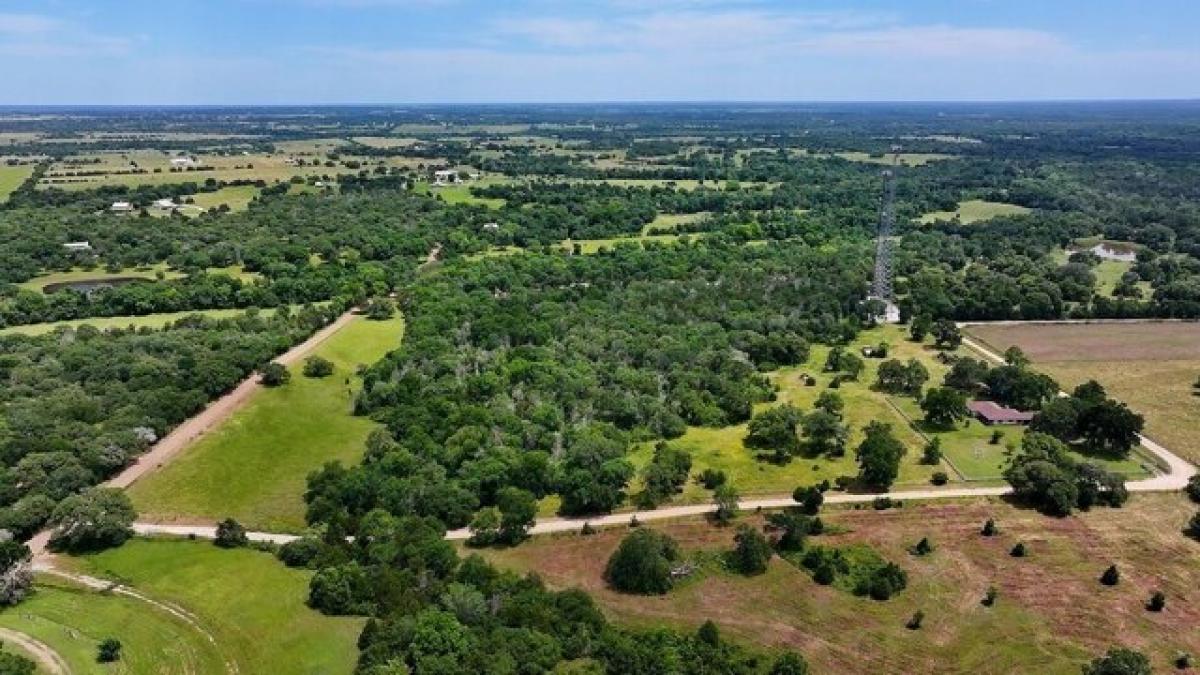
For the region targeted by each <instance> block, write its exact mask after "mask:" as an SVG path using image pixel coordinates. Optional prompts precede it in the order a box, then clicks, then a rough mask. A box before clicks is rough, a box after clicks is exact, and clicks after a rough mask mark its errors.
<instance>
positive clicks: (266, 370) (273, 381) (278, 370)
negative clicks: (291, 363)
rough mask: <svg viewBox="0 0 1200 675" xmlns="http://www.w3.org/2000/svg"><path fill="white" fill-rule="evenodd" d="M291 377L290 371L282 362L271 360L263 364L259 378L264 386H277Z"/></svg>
mask: <svg viewBox="0 0 1200 675" xmlns="http://www.w3.org/2000/svg"><path fill="white" fill-rule="evenodd" d="M291 379H292V373H291V371H289V370H288V369H287V366H284V365H283V364H282V363H276V362H275V361H272V362H270V363H268V364H267V365H265V366H263V369H262V378H261V379H260V380H259V381H260V382H262V384H263V386H265V387H279V386H282V385H285V384H287V383H288V381H289V380H291Z"/></svg>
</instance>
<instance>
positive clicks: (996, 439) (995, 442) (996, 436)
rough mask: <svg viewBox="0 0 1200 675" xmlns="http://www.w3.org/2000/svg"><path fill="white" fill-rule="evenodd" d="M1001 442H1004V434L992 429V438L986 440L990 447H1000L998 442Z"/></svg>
mask: <svg viewBox="0 0 1200 675" xmlns="http://www.w3.org/2000/svg"><path fill="white" fill-rule="evenodd" d="M1002 440H1004V432H1003V431H1000V430H999V429H993V430H992V436H991V438H989V439H988V443H989V444H991V445H1000V441H1002Z"/></svg>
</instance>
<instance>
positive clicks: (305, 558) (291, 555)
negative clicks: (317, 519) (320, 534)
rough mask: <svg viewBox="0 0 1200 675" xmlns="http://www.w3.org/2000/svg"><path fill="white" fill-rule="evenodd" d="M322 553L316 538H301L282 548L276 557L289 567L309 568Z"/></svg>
mask: <svg viewBox="0 0 1200 675" xmlns="http://www.w3.org/2000/svg"><path fill="white" fill-rule="evenodd" d="M320 553H321V542H320V541H318V540H317V539H316V538H314V537H300V538H299V539H293V540H292V541H289V542H288V543H286V544H284V545H283V546H280V547H279V550H278V551H276V552H275V556H276V557H277V558H279V560H280V561H282V562H283V564H284V565H287V566H288V567H308V566H309V565H310V564H312V562H313V561H314V560H316V559H317V556H318V555H320Z"/></svg>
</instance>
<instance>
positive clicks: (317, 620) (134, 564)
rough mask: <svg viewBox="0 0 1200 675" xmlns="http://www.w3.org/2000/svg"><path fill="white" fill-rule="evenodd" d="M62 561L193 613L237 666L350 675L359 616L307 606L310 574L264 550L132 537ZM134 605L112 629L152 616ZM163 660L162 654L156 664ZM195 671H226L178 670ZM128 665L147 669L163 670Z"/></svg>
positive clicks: (164, 640) (119, 631)
mask: <svg viewBox="0 0 1200 675" xmlns="http://www.w3.org/2000/svg"><path fill="white" fill-rule="evenodd" d="M66 564H68V565H71V566H75V567H78V568H79V569H80V571H82V572H84V573H86V574H90V575H93V576H98V577H101V578H105V579H114V580H119V581H121V582H123V583H126V584H128V585H130V586H132V587H133V588H136V589H137V590H138V591H140V592H142V593H144V594H146V595H148V596H150V597H152V598H154V599H157V600H160V601H165V602H170V603H173V604H175V605H178V606H180V607H182V608H183V609H185V610H186V611H188V612H190V613H191V614H193V615H195V616H196V617H197V618H198V620H199V622H200V624H201V625H202V626H203V627H204V628H205V629H206V630H207V631H208V632H210V633H211V634H212V636H213V638H214V639H215V640H216V645H215V648H216V649H217V650H218V652H219V654H220V656H221V658H223V659H224V660H228V661H233V662H236V664H237V669H238V671H239V672H243V673H279V674H280V675H283V674H291V675H327V674H328V675H337V674H345V675H349V673H351V672H353V670H354V663H355V659H356V658H357V656H358V650H357V648H356V646H355V642H356V640H357V638H358V634H359V632H360V631H361V629H362V625H363V620H362V619H360V618H353V617H329V616H325V615H323V614H321V613H319V612H316V611H314V610H312V609H309V608H308V607H307V606H306V605H305V604H304V601H305V598H306V597H307V596H308V579H309V577H310V575H311V573H310V572H308V571H304V570H296V569H291V568H288V567H285V566H284V565H283V564H282V563H280V562H279V561H278V560H276V559H275V557H274V556H272V555H271V554H270V553H265V552H262V551H256V550H251V549H222V548H218V547H216V546H214V545H213V544H212V542H208V541H184V540H163V539H134V540H132V541H129V542H127V543H126V544H125V545H123V546H121V547H120V548H116V549H110V550H107V551H103V552H100V553H96V554H92V555H87V556H83V557H80V558H72V559H69V560H67V561H66ZM99 597H104V596H99ZM20 609H24V605H22V607H21V608H20ZM137 610H138V611H137V613H136V614H135V615H133V616H131V617H129V618H128V620H127V623H126V624H125V625H124V626H122V625H119V624H118V625H117V626H115V627H114V630H115V631H116V632H115V634H116V635H117V636H120V637H122V638H123V632H124V631H125V630H129V627H135V626H137V625H138V624H139V623H141V622H144V621H145V619H144V618H143V617H145V616H152V615H153V612H149V611H147V606H146V605H145V604H144V603H140V604H139V605H138V606H137ZM184 637H188V638H189V639H192V640H195V639H196V638H200V637H201V636H199V635H198V634H196V632H195V629H192V632H191V633H190V634H188V635H186V636H184ZM201 639H202V638H201ZM174 643H175V641H173V640H171V639H169V638H168V637H162V636H160V637H159V638H158V640H157V641H155V642H154V643H153V644H154V645H155V646H156V647H157V648H159V649H173V648H174V649H177V648H178V647H177V646H175V645H174ZM185 644H186V643H185ZM209 649H212V646H211V645H210V646H209ZM93 659H94V655H93ZM168 663H169V661H167V660H165V659H164V660H162V661H160V662H158V663H156V664H155V665H156V667H162V666H163V665H166V664H168ZM197 671H198V672H214V673H223V672H226V670H225V668H224V664H223V663H221V662H219V661H218V662H217V667H216V668H215V669H213V670H211V671H210V670H199V669H196V670H187V671H184V670H182V669H181V672H197ZM133 672H135V673H140V672H144V673H147V675H149V674H151V673H158V672H162V671H160V670H154V669H146V670H137V671H133Z"/></svg>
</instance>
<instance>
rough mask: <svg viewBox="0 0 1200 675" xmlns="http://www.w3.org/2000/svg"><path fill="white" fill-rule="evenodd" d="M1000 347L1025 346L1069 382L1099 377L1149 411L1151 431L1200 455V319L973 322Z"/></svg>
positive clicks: (977, 332)
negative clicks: (1199, 391) (1199, 389)
mask: <svg viewBox="0 0 1200 675" xmlns="http://www.w3.org/2000/svg"><path fill="white" fill-rule="evenodd" d="M968 331H969V332H970V333H971V334H972V335H974V336H976V337H978V338H980V339H982V340H984V341H985V342H987V343H988V344H989V345H991V346H992V347H994V348H996V349H997V350H1004V349H1006V348H1007V347H1009V346H1010V345H1017V346H1019V347H1020V348H1021V349H1022V350H1024V351H1025V353H1026V354H1027V355H1028V356H1029V357H1030V358H1032V359H1033V361H1034V363H1035V365H1036V366H1037V368H1038V369H1040V370H1042V371H1044V372H1046V373H1048V374H1050V375H1052V376H1053V377H1055V378H1057V379H1058V381H1059V383H1060V384H1061V385H1062V386H1063V387H1064V388H1068V389H1069V388H1071V387H1074V386H1075V385H1077V384H1080V383H1082V382H1085V381H1087V380H1089V379H1095V380H1096V381H1098V382H1100V383H1101V384H1103V385H1104V386H1105V388H1107V389H1108V391H1109V393H1110V394H1112V395H1113V396H1116V397H1117V398H1119V399H1121V400H1122V401H1125V402H1126V403H1128V404H1129V406H1130V407H1132V408H1133V409H1134V410H1136V411H1138V412H1140V413H1142V414H1143V415H1145V416H1146V434H1147V435H1148V436H1150V437H1151V438H1153V439H1155V440H1157V441H1159V442H1160V443H1163V444H1164V445H1166V446H1167V447H1169V448H1171V449H1172V450H1174V451H1175V452H1178V453H1179V454H1180V455H1182V456H1184V457H1187V458H1188V459H1190V460H1192V461H1193V462H1200V396H1197V395H1196V394H1195V389H1194V388H1193V386H1192V385H1193V384H1194V383H1195V382H1196V381H1197V379H1198V378H1200V323H1129V322H1127V323H1096V324H1052V325H1038V324H1020V325H991V326H971V327H970V328H969V329H968Z"/></svg>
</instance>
